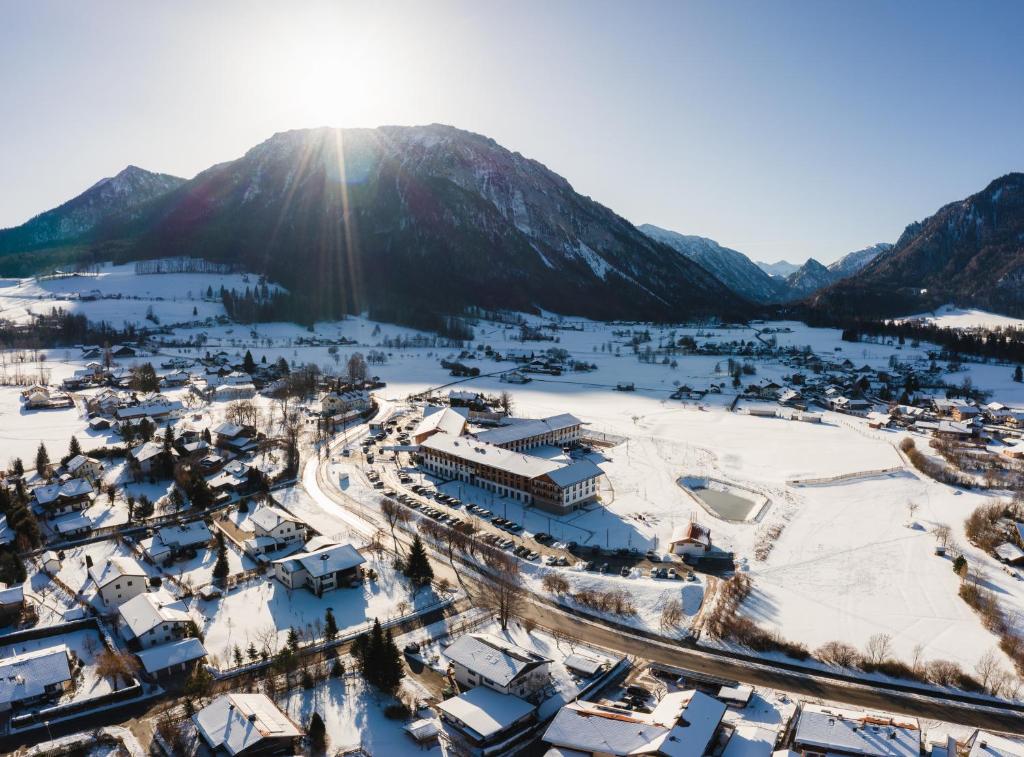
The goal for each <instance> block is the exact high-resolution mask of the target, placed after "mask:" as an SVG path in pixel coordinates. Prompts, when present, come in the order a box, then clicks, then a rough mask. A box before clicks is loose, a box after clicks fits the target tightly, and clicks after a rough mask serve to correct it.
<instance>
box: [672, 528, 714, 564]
mask: <svg viewBox="0 0 1024 757" xmlns="http://www.w3.org/2000/svg"><path fill="white" fill-rule="evenodd" d="M710 549H711V529H708V528H705V527H704V526H702V525H701V524H700V523H697V521H693V520H691V521H689V522H687V523H684V524H682V525H680V526H676V527H675V529H674V530H673V531H672V538H671V539H670V540H669V551H670V552H671V553H672V554H674V555H683V556H686V557H703V556H704V554H705V553H706V552H708V551H710Z"/></svg>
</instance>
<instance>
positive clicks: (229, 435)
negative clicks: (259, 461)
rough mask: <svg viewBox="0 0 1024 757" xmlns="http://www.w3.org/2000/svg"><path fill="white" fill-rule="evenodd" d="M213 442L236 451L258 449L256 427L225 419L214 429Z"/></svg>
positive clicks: (217, 445)
mask: <svg viewBox="0 0 1024 757" xmlns="http://www.w3.org/2000/svg"><path fill="white" fill-rule="evenodd" d="M213 444H214V446H216V447H220V448H222V449H228V450H231V451H233V452H236V453H242V452H251V451H253V450H255V449H256V429H254V428H253V427H252V426H239V425H238V424H235V423H228V422H227V421H225V422H224V423H221V424H220V425H219V426H217V427H215V428H214V429H213Z"/></svg>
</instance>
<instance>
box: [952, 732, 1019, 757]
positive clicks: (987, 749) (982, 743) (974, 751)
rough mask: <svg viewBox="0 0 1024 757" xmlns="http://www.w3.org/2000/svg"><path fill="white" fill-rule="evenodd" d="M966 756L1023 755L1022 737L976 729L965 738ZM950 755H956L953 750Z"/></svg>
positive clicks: (1005, 756) (1006, 756) (1003, 756)
mask: <svg viewBox="0 0 1024 757" xmlns="http://www.w3.org/2000/svg"><path fill="white" fill-rule="evenodd" d="M966 746H967V748H968V749H970V751H969V752H967V757H1024V739H1021V738H1013V737H1010V736H998V735H996V734H994V733H989V732H988V731H982V730H980V729H979V730H977V731H975V732H974V733H973V734H971V737H970V738H969V739H968V740H967V744H966ZM951 757H956V752H953V753H952V755H951Z"/></svg>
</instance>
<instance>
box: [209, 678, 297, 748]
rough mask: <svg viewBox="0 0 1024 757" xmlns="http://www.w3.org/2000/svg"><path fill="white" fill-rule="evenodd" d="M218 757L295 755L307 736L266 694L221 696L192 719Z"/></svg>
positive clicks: (235, 693)
mask: <svg viewBox="0 0 1024 757" xmlns="http://www.w3.org/2000/svg"><path fill="white" fill-rule="evenodd" d="M192 722H193V723H195V725H196V730H197V731H198V732H199V735H200V736H202V737H203V741H205V742H206V743H207V745H208V746H209V747H210V749H211V750H213V752H214V753H215V754H228V755H232V757H236V756H244V757H248V756H249V755H269V754H295V753H296V746H297V744H296V741H297V740H298V739H300V738H301V737H302V736H303V735H304V733H303V731H302V729H301V728H299V726H297V725H296V724H295V723H294V722H293V721H292V720H291V718H289V717H288V716H287V715H285V714H284V713H283V712H281V710H280V709H278V707H277V705H276V704H274V702H273V701H272V700H271V699H270V697H268V696H267V695H266V694H242V693H238V692H232V693H230V694H221V695H220V696H219V697H217V698H216V699H214V700H213V701H212V702H210V704H208V705H206V707H204V708H203V709H201V710H200V711H199V712H197V713H196V714H195V715H193V716H192Z"/></svg>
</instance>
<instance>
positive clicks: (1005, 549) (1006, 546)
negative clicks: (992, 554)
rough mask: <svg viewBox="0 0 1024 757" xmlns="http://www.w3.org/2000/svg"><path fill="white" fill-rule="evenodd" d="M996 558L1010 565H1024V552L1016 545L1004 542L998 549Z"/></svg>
mask: <svg viewBox="0 0 1024 757" xmlns="http://www.w3.org/2000/svg"><path fill="white" fill-rule="evenodd" d="M996 557H998V558H999V559H1000V561H1002V562H1004V563H1007V564H1008V565H1020V564H1021V563H1024V550H1022V549H1021V548H1020V547H1018V546H1017V545H1016V544H1011V543H1010V542H1004V543H1003V544H1000V545H999V546H998V547H996Z"/></svg>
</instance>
